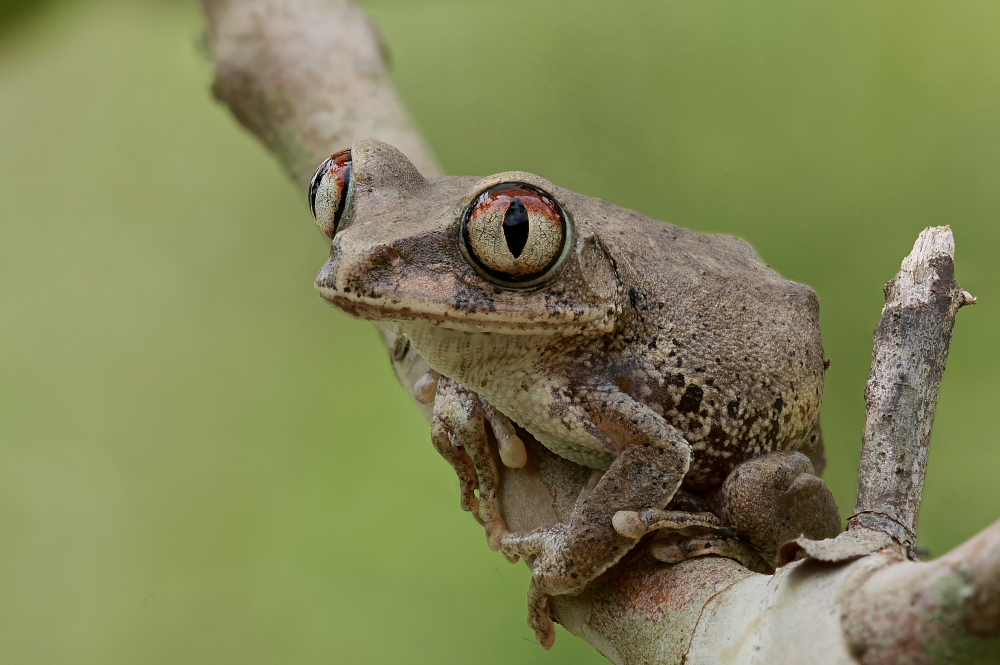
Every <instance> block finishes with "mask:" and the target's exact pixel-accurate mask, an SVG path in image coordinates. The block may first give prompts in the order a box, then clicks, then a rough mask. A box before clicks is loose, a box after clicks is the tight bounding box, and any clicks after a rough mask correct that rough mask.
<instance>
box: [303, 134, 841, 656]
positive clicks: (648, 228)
mask: <svg viewBox="0 0 1000 665" xmlns="http://www.w3.org/2000/svg"><path fill="white" fill-rule="evenodd" d="M310 204H311V207H312V211H313V214H314V216H315V218H316V220H317V224H318V225H319V228H320V229H321V231H322V232H323V233H324V234H325V235H326V236H327V237H328V238H330V239H331V242H332V244H331V252H330V258H329V260H328V261H327V262H326V264H325V265H324V266H323V268H322V270H321V272H320V274H319V276H318V278H317V280H316V288H317V290H318V291H319V293H320V294H321V295H322V296H323V298H324V299H326V300H327V301H328V302H329V303H330V304H332V305H333V306H334V307H336V308H338V309H340V310H341V311H343V312H346V313H347V314H349V315H351V316H353V317H357V318H361V319H366V320H370V321H373V322H375V323H376V324H377V325H380V326H393V327H394V328H395V330H396V333H397V334H399V335H402V336H403V338H405V340H406V341H407V342H406V343H408V344H409V345H410V346H412V348H414V349H415V350H416V351H418V352H419V353H420V354H421V355H422V356H423V357H424V358H425V359H426V361H427V363H428V364H429V365H430V367H431V368H432V370H433V372H431V373H430V374H429V375H428V376H427V377H425V379H423V380H421V382H420V383H419V384H418V386H417V387H416V390H417V393H418V394H419V395H420V396H422V397H423V399H424V401H433V403H434V417H433V426H432V439H433V441H434V445H435V447H436V448H437V449H438V451H439V452H440V453H441V454H442V455H443V456H444V457H445V458H446V459H447V460H448V461H449V462H450V463H451V464H452V466H453V467H454V469H455V471H456V473H457V474H458V476H459V480H460V483H461V488H462V505H463V507H464V508H465V509H467V510H470V511H472V512H473V514H474V515H476V516H477V518H478V519H480V520H481V521H482V523H483V524H484V525H485V526H486V529H487V535H488V539H489V542H490V544H491V546H492V547H493V548H494V549H499V550H501V551H502V552H503V553H504V554H505V555H507V556H508V557H509V558H510V559H512V560H516V558H517V557H526V558H528V559H529V561H531V562H532V574H533V578H532V584H531V589H530V590H529V606H530V609H529V624H530V625H532V627H533V628H534V629H535V631H536V634H537V635H538V637H539V640H540V641H541V642H542V644H543V645H545V646H549V645H551V642H552V639H553V637H554V632H553V626H552V622H551V619H550V618H549V615H548V609H547V604H546V603H547V598H548V597H549V596H550V595H552V594H562V593H574V592H579V591H580V590H582V589H583V588H584V586H585V585H586V584H587V583H588V582H589V581H590V580H592V579H594V578H595V577H597V576H598V575H600V574H601V573H602V572H604V571H605V570H606V569H607V568H608V567H609V566H611V565H613V564H614V563H616V562H617V561H618V560H620V559H621V558H622V557H623V556H624V555H625V554H626V553H627V552H628V551H629V550H630V549H632V548H633V547H634V546H635V545H636V543H637V542H638V541H639V540H640V539H641V538H642V537H643V536H644V535H645V533H646V532H647V531H650V530H653V529H656V528H666V526H669V525H670V524H673V525H675V527H676V529H677V530H678V531H680V532H683V530H684V529H686V528H690V527H691V525H692V523H695V525H697V524H702V525H703V526H704V527H705V528H707V529H711V528H714V527H717V526H719V525H720V524H722V522H720V517H719V516H720V515H721V516H722V519H723V520H725V523H726V524H730V525H736V526H737V527H738V526H739V525H740V524H754V525H759V524H761V523H763V524H765V525H766V524H767V522H768V520H767V519H763V520H761V519H758V518H759V515H758V514H757V513H759V512H760V510H764V512H767V511H768V510H770V511H771V512H775V510H774V509H773V504H774V502H775V500H774V499H773V497H772V498H770V499H768V498H766V497H765V495H766V496H771V495H767V493H766V492H765V493H763V494H760V495H759V496H762V497H765V498H764V499H761V500H760V501H758V493H757V492H756V490H755V487H756V486H757V484H760V483H762V482H763V483H765V484H766V483H767V482H769V481H768V480H767V479H768V478H772V477H776V474H777V475H778V476H781V475H782V474H784V475H783V476H782V477H785V478H786V481H787V482H785V484H784V487H786V488H787V487H788V486H789V484H790V483H792V481H793V480H794V479H795V478H796V477H798V476H803V475H805V476H808V477H809V478H814V476H812V475H811V473H812V466H811V464H810V462H809V460H808V459H806V458H805V457H803V456H802V455H801V454H798V453H799V452H801V453H805V454H806V455H813V456H814V457H816V455H818V454H819V445H820V439H819V428H818V423H819V412H820V402H821V398H822V391H823V377H824V372H825V369H826V365H825V356H824V351H823V342H822V338H821V336H820V329H819V305H818V302H817V298H816V295H815V293H814V292H813V291H812V289H810V288H809V287H807V286H803V285H801V284H796V283H794V282H790V281H788V280H786V279H783V278H782V277H781V276H779V275H778V274H777V273H776V272H775V271H773V270H771V269H770V267H768V266H767V265H765V264H764V263H763V261H761V259H760V258H759V257H758V256H757V255H756V253H755V252H754V251H753V250H752V249H751V248H750V246H749V245H748V244H747V243H745V242H744V241H742V240H739V239H737V238H733V237H729V236H722V235H707V234H703V233H697V232H694V231H689V230H687V229H683V228H680V227H677V226H672V225H670V224H665V223H662V222H657V221H653V220H650V219H647V218H646V217H644V216H643V215H641V214H639V213H638V212H634V211H631V210H626V209H623V208H620V207H618V206H616V205H613V204H611V203H608V202H606V201H602V200H599V199H596V198H591V197H588V196H584V195H582V194H577V193H575V192H572V191H569V190H567V189H564V188H561V187H558V186H556V185H554V184H552V183H550V182H548V181H547V180H544V179H542V178H540V177H538V176H536V175H533V174H530V173H523V172H507V173H500V174H497V175H493V176H490V177H487V178H477V177H441V178H436V179H432V180H428V179H425V178H424V177H423V176H421V174H420V173H419V172H418V171H417V170H416V168H415V167H414V166H413V165H412V164H410V162H409V161H408V160H407V159H406V157H405V156H404V155H403V154H402V153H400V152H399V151H398V150H396V149H394V148H393V147H391V146H389V145H386V144H384V143H380V142H378V141H361V142H359V143H355V144H354V145H353V146H352V148H351V149H349V150H344V151H341V152H340V153H337V154H336V155H334V156H333V157H331V158H330V159H329V160H327V161H326V162H325V163H324V164H323V165H321V166H320V168H319V169H318V170H317V172H316V176H315V178H314V179H313V182H312V184H311V187H310ZM521 433H525V434H524V435H525V436H526V435H527V434H530V435H531V436H533V437H534V438H535V439H537V441H539V442H540V443H542V444H543V445H544V446H545V447H547V448H548V449H549V450H551V451H552V452H553V453H555V454H557V455H559V456H561V457H563V458H565V459H567V460H571V461H572V462H575V463H577V464H580V465H583V466H586V467H590V468H591V469H595V470H597V472H598V473H602V474H603V475H600V477H599V480H597V481H596V484H593V486H592V487H588V494H587V495H586V496H585V497H582V498H581V500H580V501H579V502H578V503H577V505H576V507H575V509H574V510H573V514H572V517H571V519H570V520H569V521H568V522H567V523H564V524H559V525H556V526H554V527H552V528H547V529H540V530H538V531H534V532H529V533H512V532H510V531H509V530H508V529H507V526H506V524H505V522H504V519H503V515H502V514H501V511H500V510H498V508H497V503H496V501H495V500H494V497H495V492H496V487H497V482H498V478H497V466H496V465H495V461H494V457H493V454H492V453H491V448H490V446H489V445H488V443H489V442H493V445H494V446H495V447H498V448H499V457H500V459H501V461H502V463H504V464H506V465H507V466H511V467H515V468H516V467H518V466H519V465H523V464H524V461H525V452H524V445H523V443H522V442H521V440H520V437H521V436H522V434H521ZM796 451H798V452H796ZM775 454H777V458H776V459H778V458H780V459H778V462H777V466H775V467H774V468H775V469H777V471H771V470H770V469H771V468H772V466H771V465H769V463H767V462H766V461H765V463H764V464H763V466H762V465H761V462H760V460H767V459H769V458H768V457H767V456H768V455H775ZM790 454H794V455H797V458H796V459H792V460H791V462H790V461H789V457H788V456H789V455H790ZM747 460H756V461H755V464H756V466H755V470H754V471H753V473H744V474H741V475H739V478H750V479H753V480H751V481H740V480H739V478H737V475H736V474H733V471H734V469H738V468H739V467H740V465H741V464H743V463H744V462H746V461H747ZM758 467H760V468H758ZM769 474H770V475H769ZM789 474H790V475H789ZM731 475H732V477H733V478H737V480H736V481H733V482H742V485H740V486H739V487H737V488H736V489H733V490H732V491H728V492H722V491H721V488H722V487H723V485H724V482H725V481H726V480H727V478H729V477H730V476H731ZM762 479H763V480H762ZM818 482H819V485H816V484H815V483H811V484H810V483H806V485H808V486H809V489H808V492H809V493H810V494H813V493H817V492H818V493H819V494H820V495H822V496H821V497H820V501H819V504H822V507H821V508H820V509H819V511H820V513H821V514H820V516H819V517H818V518H816V519H813V518H812V517H811V518H809V519H807V520H806V521H807V522H810V520H811V521H812V522H816V521H817V520H818V522H819V523H820V528H819V529H818V531H819V532H824V533H826V535H833V534H835V533H837V532H839V530H840V518H839V515H836V507H835V505H834V506H833V509H832V513H830V505H833V504H832V498H829V497H828V499H823V498H822V497H823V496H826V495H823V492H824V491H825V492H826V493H827V494H829V490H828V489H826V486H825V485H823V484H822V481H818ZM755 483H756V484H755ZM798 487H799V489H801V488H802V487H804V485H803V484H802V483H801V482H800V483H799V485H798ZM477 490H478V496H477ZM781 491H784V490H783V489H782V490H781ZM781 491H779V492H778V493H779V494H780V493H781ZM679 493H687V494H690V495H692V496H695V497H701V498H702V499H704V500H705V501H707V502H708V504H711V505H715V506H716V507H717V510H716V511H715V513H716V514H714V515H713V514H707V513H690V514H689V516H688V517H684V515H682V514H678V513H677V512H676V511H675V512H674V513H671V512H669V511H667V512H664V509H666V508H667V507H668V506H669V505H670V503H671V501H672V500H675V498H676V497H677V496H679ZM772 494H774V491H773V488H772ZM729 496H735V497H739V500H738V501H730V502H729V503H728V504H726V503H725V500H726V497H729ZM720 497H721V498H720ZM713 501H715V503H714V504H712V502H713ZM720 501H721V503H720ZM824 501H825V503H824ZM761 503H763V504H766V506H765V507H764V508H763V509H761V508H760V505H758V504H761ZM792 503H796V502H794V501H793V502H792ZM807 503H808V502H807ZM786 504H787V501H786ZM747 505H750V506H752V508H750V509H749V510H750V511H751V512H752V513H754V514H753V515H751V516H750V517H749V518H748V517H747V516H746V515H743V516H742V517H741V515H740V510H741V508H740V506H747ZM767 506H772V507H771V508H768V507H767ZM793 508H794V506H793ZM784 510H785V513H790V514H793V513H795V510H790V509H788V506H787V505H786V506H785V509H784ZM824 511H825V512H824ZM814 517H815V516H814ZM793 521H794V520H793ZM810 523H811V522H810ZM665 525H666V526H665ZM749 528H751V530H756V529H757V528H758V527H757V526H753V527H749ZM765 530H766V529H765ZM824 533H820V537H824ZM748 535H749V536H753V535H755V534H754V533H750V534H748ZM797 535H798V533H792V534H791V536H790V537H795V536H797ZM816 535H817V530H816V529H813V532H812V536H813V537H815V536H816ZM775 537H776V536H774V535H773V534H771V535H768V536H766V538H771V539H772V540H773V538H775ZM766 538H765V539H766ZM752 540H753V538H751V541H752ZM758 540H760V539H758ZM774 547H777V546H776V545H774Z"/></svg>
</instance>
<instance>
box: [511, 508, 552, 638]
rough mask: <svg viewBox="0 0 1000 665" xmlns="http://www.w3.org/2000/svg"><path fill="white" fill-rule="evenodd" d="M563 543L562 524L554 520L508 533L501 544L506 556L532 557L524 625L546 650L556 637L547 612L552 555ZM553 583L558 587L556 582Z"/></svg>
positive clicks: (550, 586) (549, 597) (549, 599)
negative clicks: (542, 526)
mask: <svg viewBox="0 0 1000 665" xmlns="http://www.w3.org/2000/svg"><path fill="white" fill-rule="evenodd" d="M565 543H566V525H565V524H557V525H555V526H554V527H551V528H548V529H536V530H535V531H530V532H527V533H509V534H507V535H506V536H504V538H503V541H502V544H501V551H502V552H503V553H504V554H505V555H507V556H508V557H521V556H523V557H528V558H534V562H533V564H532V569H531V570H532V575H531V584H530V585H529V586H528V626H529V627H530V628H531V629H532V630H533V631H535V638H536V639H537V640H538V643H539V644H541V645H542V647H544V648H545V649H546V650H548V649H551V648H552V644H553V642H555V639H556V628H555V624H554V623H553V621H552V613H551V602H552V601H551V594H552V593H553V589H552V586H553V576H552V574H551V573H552V569H553V568H554V565H553V563H554V562H553V560H552V559H558V554H557V553H558V552H561V551H563V549H564V547H565ZM554 586H556V587H559V588H560V589H561V588H562V585H559V584H558V583H557V584H555V585H554ZM562 592H563V591H556V593H562Z"/></svg>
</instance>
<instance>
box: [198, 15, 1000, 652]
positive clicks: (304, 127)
mask: <svg viewBox="0 0 1000 665" xmlns="http://www.w3.org/2000/svg"><path fill="white" fill-rule="evenodd" d="M203 4H204V7H205V12H206V15H207V17H208V21H209V26H210V28H209V37H210V46H211V52H212V55H213V57H214V58H215V62H216V80H215V84H214V87H213V90H214V92H215V94H216V96H217V97H218V98H219V99H220V100H222V101H223V102H225V103H226V104H227V105H228V106H229V108H230V109H232V111H233V113H234V115H235V116H236V117H237V119H238V120H239V121H240V122H241V123H243V124H244V126H246V127H247V128H248V129H249V130H250V131H251V132H253V133H254V134H255V135H257V136H258V137H259V138H260V139H261V140H262V141H263V142H264V143H265V145H267V147H268V148H269V149H271V150H272V151H273V152H274V153H275V155H276V156H277V157H278V158H279V159H280V160H281V162H282V164H283V165H284V166H285V168H286V169H287V170H288V172H289V173H290V175H291V176H292V178H293V179H294V180H295V181H296V182H297V183H299V184H300V185H302V186H303V187H304V186H305V184H306V183H307V182H308V180H309V177H310V176H311V174H312V172H313V169H314V168H315V166H316V165H317V164H318V163H319V162H320V161H321V160H322V159H323V158H325V157H326V156H328V155H329V154H331V153H332V152H334V151H336V150H338V149H340V148H343V147H346V146H348V145H350V144H351V143H353V142H354V141H356V140H360V139H366V138H376V139H379V140H382V141H385V142H387V143H390V144H392V145H395V146H396V147H398V148H399V149H401V150H402V151H403V152H404V153H405V154H406V155H407V156H408V157H409V159H410V160H411V161H412V162H413V163H414V164H416V165H417V167H418V168H419V169H420V170H421V172H423V173H424V174H425V175H431V176H433V175H437V174H439V173H440V170H439V168H438V167H437V164H436V162H435V161H434V159H433V157H432V156H431V154H430V151H429V150H428V149H427V148H426V146H425V145H424V143H423V141H422V140H421V138H420V136H419V135H418V134H417V132H416V130H415V128H414V126H413V124H412V122H411V121H410V119H409V117H408V116H407V114H406V112H405V110H404V109H403V108H402V105H401V104H400V102H399V100H398V98H397V96H396V94H395V92H394V90H393V88H392V85H391V82H390V81H389V78H388V76H387V74H386V64H385V57H384V52H383V49H382V46H381V42H380V41H379V38H378V34H377V32H376V31H375V29H374V27H373V26H372V24H371V23H370V22H369V20H368V19H367V17H366V16H365V15H364V14H363V12H361V10H360V9H358V8H357V7H356V6H355V5H354V4H353V3H351V2H349V1H348V0H203ZM953 256H954V241H953V240H952V237H951V232H950V230H949V229H948V228H947V227H939V228H935V229H928V230H927V231H925V232H924V233H923V234H921V236H920V239H918V241H917V244H916V246H915V247H914V251H913V253H911V254H910V256H909V257H907V259H906V260H905V261H904V262H903V267H902V269H901V270H900V273H899V275H897V277H896V278H895V279H894V280H893V281H892V282H890V283H889V284H888V285H887V288H886V297H887V302H886V307H885V310H884V311H883V317H882V322H881V323H880V324H879V327H878V330H877V331H876V344H875V351H874V353H873V364H872V375H871V379H870V380H869V383H868V388H867V390H866V399H867V401H868V419H867V425H866V428H865V438H864V451H863V453H862V464H861V473H860V482H859V489H858V497H857V504H856V514H855V515H854V517H852V518H851V520H850V523H849V525H850V530H849V531H847V532H845V533H844V534H841V535H840V536H838V537H837V538H834V539H829V540H824V541H811V540H808V539H805V538H799V539H796V540H794V541H792V542H790V543H787V544H785V545H784V546H783V547H782V548H781V549H780V551H779V555H778V558H779V561H781V562H790V563H788V565H785V566H784V567H782V568H779V570H778V571H777V572H776V573H775V574H774V575H762V574H758V573H754V572H751V571H749V570H747V569H746V568H744V567H743V566H741V565H740V564H739V563H737V562H736V561H733V560H730V559H726V558H721V557H714V556H708V557H701V558H695V559H689V560H685V561H681V562H680V563H674V564H667V563H663V562H661V561H658V560H656V559H655V558H653V557H652V556H651V555H650V551H649V543H648V542H647V543H646V545H644V546H640V547H638V548H636V550H635V551H634V552H632V553H631V554H630V555H629V556H628V557H627V558H626V559H625V560H623V561H622V562H620V563H619V564H618V565H616V566H615V567H613V568H612V569H610V570H609V571H607V572H606V573H605V574H604V575H602V576H601V577H600V578H598V579H597V580H595V581H594V582H592V583H591V584H590V585H588V587H587V588H586V589H585V591H584V592H583V593H582V594H580V595H578V596H559V597H557V598H555V599H553V603H552V610H553V614H554V616H555V618H556V619H557V620H558V621H559V622H560V623H562V624H563V626H564V627H566V628H567V629H568V630H570V631H571V632H573V633H575V634H577V635H579V636H581V637H582V638H583V639H585V640H587V641H588V642H590V643H591V644H592V645H593V646H594V647H595V648H596V649H598V650H599V651H600V652H601V653H603V654H604V655H605V656H607V657H608V658H609V659H610V660H611V661H613V662H615V663H622V664H626V663H627V664H632V663H680V662H682V661H683V662H686V663H688V664H689V665H693V664H695V663H706V664H707V663H712V664H716V663H768V664H779V663H789V664H791V663H796V664H798V663H828V664H841V663H844V664H853V663H864V664H865V665H880V664H882V663H914V664H917V663H921V664H922V663H996V662H1000V522H998V523H997V524H994V525H993V526H991V527H990V528H988V529H986V530H985V531H984V532H982V533H981V534H980V535H978V536H976V537H974V538H973V539H971V540H970V541H969V542H967V543H966V544H964V545H962V546H961V547H959V548H957V549H955V550H954V551H953V552H951V553H949V554H947V555H945V556H943V557H941V558H940V559H938V560H936V561H933V562H930V563H917V562H914V561H913V560H912V559H914V558H915V555H914V545H915V538H914V533H915V531H916V524H917V514H918V510H919V505H920V494H921V491H922V488H923V479H924V473H925V470H926V464H927V448H928V445H929V441H930V430H931V425H932V423H933V418H934V410H935V407H936V404H937V392H938V386H939V384H940V381H941V375H942V372H943V371H944V366H945V361H946V359H947V353H948V348H949V345H950V342H951V331H952V328H953V326H954V317H955V312H956V311H957V309H958V308H959V307H961V306H962V305H964V304H971V303H974V302H975V299H974V298H972V297H971V296H970V295H969V294H968V293H967V292H965V291H964V290H962V289H961V287H959V286H958V285H957V283H956V282H955V281H954V274H953V273H954V259H953ZM380 332H381V335H382V339H383V341H384V342H385V344H386V346H387V349H389V351H390V355H391V358H392V361H393V366H394V367H395V369H396V372H397V375H398V376H399V378H400V381H401V382H402V383H403V385H404V386H406V387H407V388H408V389H410V390H411V392H412V391H413V390H414V389H416V393H417V396H418V397H420V400H418V401H426V394H425V393H426V392H427V390H426V385H424V384H426V383H428V382H427V381H424V382H421V381H420V380H421V377H423V376H424V375H425V374H426V372H427V369H428V368H427V364H426V362H424V360H423V359H422V358H421V357H420V356H419V354H418V353H416V352H415V351H414V350H413V349H410V348H408V346H407V345H406V344H405V341H404V340H402V339H398V338H397V336H396V334H395V332H394V331H393V329H391V328H386V329H382V330H381V331H380ZM421 408H422V410H423V412H424V414H425V415H426V416H428V417H429V415H430V411H429V409H428V407H427V405H421ZM518 435H519V436H521V438H522V439H523V440H524V443H525V446H526V450H527V453H528V460H527V463H526V465H525V466H524V468H523V469H521V470H520V471H516V472H515V471H513V470H512V469H509V468H508V467H506V466H504V465H502V464H501V465H499V468H500V469H501V473H502V477H501V484H500V492H499V496H498V502H499V505H500V507H501V509H502V510H503V513H504V515H505V517H506V518H507V520H508V522H509V524H510V526H511V528H512V529H514V530H517V531H520V530H530V529H534V528H538V527H544V526H550V525H552V524H555V523H557V522H559V521H562V520H565V519H566V518H567V516H568V514H569V512H570V511H571V510H572V507H573V505H574V503H575V502H576V500H577V499H578V497H579V496H580V495H581V493H585V492H586V491H587V490H588V488H590V487H592V486H593V483H594V482H595V476H594V474H593V473H592V472H591V471H590V470H589V469H584V468H582V467H580V466H578V465H576V464H573V463H571V462H568V461H566V460H564V459H562V458H560V457H558V456H556V455H553V454H552V453H550V452H549V451H548V450H546V449H545V448H544V447H542V446H540V445H539V444H538V443H537V442H535V441H534V440H533V439H531V438H530V436H528V435H527V434H526V433H525V432H523V431H518ZM428 450H430V446H428ZM796 558H797V559H799V560H795V559H796Z"/></svg>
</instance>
